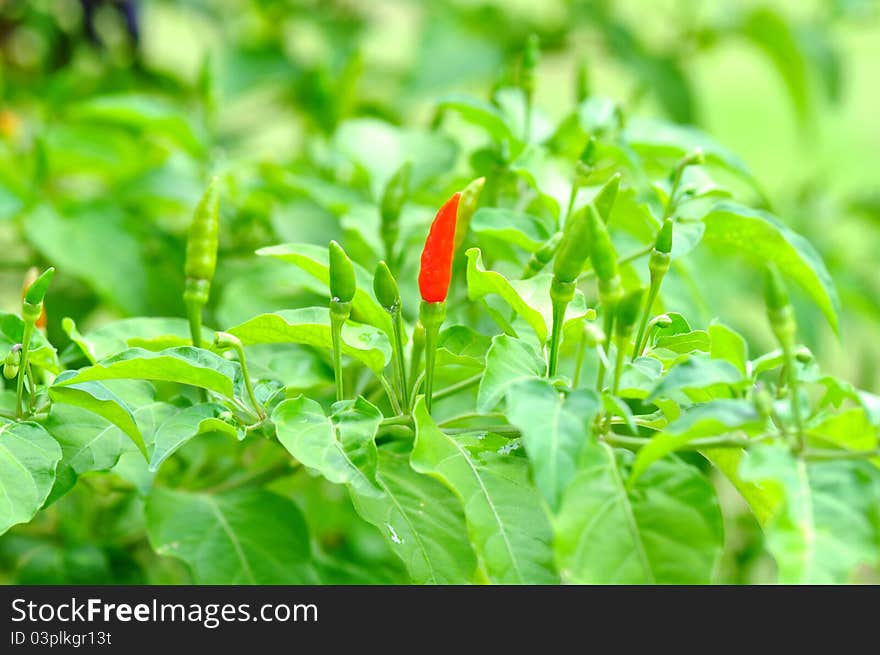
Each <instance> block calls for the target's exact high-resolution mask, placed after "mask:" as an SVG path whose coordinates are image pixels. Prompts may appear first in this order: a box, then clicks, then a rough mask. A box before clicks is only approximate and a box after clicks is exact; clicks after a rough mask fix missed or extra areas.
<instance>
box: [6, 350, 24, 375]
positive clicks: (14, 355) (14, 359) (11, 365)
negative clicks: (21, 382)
mask: <svg viewBox="0 0 880 655" xmlns="http://www.w3.org/2000/svg"><path fill="white" fill-rule="evenodd" d="M20 367H21V344H20V343H17V344H15V345H14V346H12V350H10V351H9V352H8V353H7V354H6V358H5V359H4V360H3V377H5V378H6V379H7V380H11V379H12V378H14V377H15V376H16V375H18V371H19V369H20Z"/></svg>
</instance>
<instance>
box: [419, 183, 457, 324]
mask: <svg viewBox="0 0 880 655" xmlns="http://www.w3.org/2000/svg"><path fill="white" fill-rule="evenodd" d="M460 200H461V194H460V193H456V194H454V195H453V196H452V197H451V198H450V199H449V200H447V201H446V203H445V204H444V205H443V206H442V207H441V208H440V211H438V212H437V215H436V216H435V217H434V221H433V223H431V229H430V231H429V232H428V238H427V239H426V240H425V248H424V250H422V261H421V264H422V265H421V268H420V269H419V292H420V294H421V296H422V300H423V301H425V302H428V303H432V302H443V301H444V300H446V294H447V293H448V292H449V282H450V281H451V279H452V255H453V249H454V247H455V224H456V219H457V217H458V204H459V201H460ZM425 327H427V326H425Z"/></svg>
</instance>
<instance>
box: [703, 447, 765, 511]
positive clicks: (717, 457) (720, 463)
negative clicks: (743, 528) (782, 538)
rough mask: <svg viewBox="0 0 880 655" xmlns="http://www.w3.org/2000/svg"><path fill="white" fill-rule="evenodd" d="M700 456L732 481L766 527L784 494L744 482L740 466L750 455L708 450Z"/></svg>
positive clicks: (738, 451) (758, 484) (722, 449)
mask: <svg viewBox="0 0 880 655" xmlns="http://www.w3.org/2000/svg"><path fill="white" fill-rule="evenodd" d="M700 454H701V455H702V456H703V457H705V458H706V459H707V460H708V461H709V462H711V463H712V465H713V466H714V467H715V468H717V469H718V470H719V471H721V473H722V474H724V476H725V477H726V478H727V479H728V480H730V483H731V484H732V485H733V486H734V488H735V489H736V490H737V491H738V492H739V494H740V496H742V497H743V500H745V501H746V503H747V504H748V506H749V508H750V509H751V510H752V514H754V515H755V518H756V519H757V520H758V523H759V524H761V525H766V524H767V522H768V521H769V520H770V518H771V517H772V516H773V514H774V512H776V508H777V506H778V505H779V503H780V502H781V500H782V494H781V492H780V491H779V490H778V489H773V488H770V487H768V486H767V485H764V484H760V483H757V482H752V481H751V480H744V479H743V478H742V476H740V474H739V467H740V464H741V463H742V460H743V458H744V457H747V456H748V453H747V452H746V451H745V450H741V449H738V448H707V449H706V450H701V451H700Z"/></svg>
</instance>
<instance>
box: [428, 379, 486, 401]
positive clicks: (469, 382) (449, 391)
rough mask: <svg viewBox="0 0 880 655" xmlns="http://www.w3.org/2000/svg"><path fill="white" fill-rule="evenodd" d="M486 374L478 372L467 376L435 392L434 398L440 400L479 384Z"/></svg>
mask: <svg viewBox="0 0 880 655" xmlns="http://www.w3.org/2000/svg"><path fill="white" fill-rule="evenodd" d="M484 375H485V374H484V373H478V374H477V375H474V376H472V377H469V378H465V379H464V380H462V381H461V382H456V383H455V384H450V385H449V386H448V387H446V388H445V389H441V390H440V391H438V392H437V393H435V394H434V399H435V400H440V399H441V398H446V397H447V396H451V395H453V394H456V393H458V392H459V391H463V390H465V389H469V388H470V387H472V386H474V385H475V384H479V383H480V380H482V379H483V377H484Z"/></svg>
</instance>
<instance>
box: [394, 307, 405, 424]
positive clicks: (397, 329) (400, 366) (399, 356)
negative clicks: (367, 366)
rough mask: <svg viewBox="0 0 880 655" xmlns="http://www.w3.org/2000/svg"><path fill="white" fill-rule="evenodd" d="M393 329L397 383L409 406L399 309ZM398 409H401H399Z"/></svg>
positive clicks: (402, 399) (402, 397)
mask: <svg viewBox="0 0 880 655" xmlns="http://www.w3.org/2000/svg"><path fill="white" fill-rule="evenodd" d="M391 322H392V330H393V332H394V352H393V353H392V354H393V357H394V366H395V369H396V370H397V384H398V385H399V387H400V399H401V401H402V405H403V406H404V407H409V387H407V384H406V366H405V365H404V362H403V318H402V317H401V316H400V311H399V310H398V311H397V312H396V313H395V315H394V316H392V317H391ZM398 411H400V410H399V409H398Z"/></svg>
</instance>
